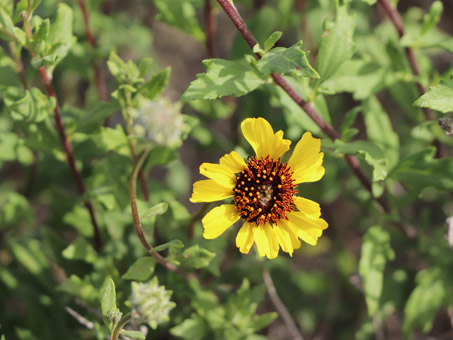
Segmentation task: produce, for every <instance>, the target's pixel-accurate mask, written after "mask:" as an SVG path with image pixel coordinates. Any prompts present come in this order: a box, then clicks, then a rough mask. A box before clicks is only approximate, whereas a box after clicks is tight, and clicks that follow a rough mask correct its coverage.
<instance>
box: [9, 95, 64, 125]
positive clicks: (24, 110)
mask: <svg viewBox="0 0 453 340" xmlns="http://www.w3.org/2000/svg"><path fill="white" fill-rule="evenodd" d="M5 104H6V106H7V107H8V109H9V111H10V113H11V116H12V117H13V118H14V119H15V120H18V121H25V122H27V123H38V122H41V121H43V120H45V119H46V118H48V117H50V116H51V115H52V114H53V110H54V108H55V105H56V100H55V98H53V97H50V98H49V97H48V96H46V95H45V94H43V93H42V92H41V91H40V90H39V89H38V88H36V87H33V88H32V89H31V90H29V91H28V90H27V91H26V92H25V96H24V97H23V98H21V99H19V100H17V101H13V100H12V98H5Z"/></svg>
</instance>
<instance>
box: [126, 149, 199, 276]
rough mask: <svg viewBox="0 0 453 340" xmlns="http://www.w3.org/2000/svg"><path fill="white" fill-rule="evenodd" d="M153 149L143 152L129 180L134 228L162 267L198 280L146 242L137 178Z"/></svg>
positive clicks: (144, 245)
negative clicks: (139, 205)
mask: <svg viewBox="0 0 453 340" xmlns="http://www.w3.org/2000/svg"><path fill="white" fill-rule="evenodd" d="M150 151H151V149H150V148H148V149H147V150H145V151H144V152H143V154H142V155H141V156H140V157H139V158H138V159H137V161H136V162H135V165H134V168H133V169H132V173H131V176H130V179H129V198H130V200H131V210H132V219H133V220H134V227H135V231H136V232H137V235H138V238H139V239H140V242H141V243H142V245H143V247H145V249H146V251H147V252H148V254H149V255H151V256H152V257H154V258H155V259H156V260H157V262H159V263H160V264H161V265H163V266H164V267H165V268H167V269H168V270H170V271H172V272H174V273H176V274H178V275H179V276H181V277H182V278H183V279H186V280H190V279H194V278H196V277H195V276H194V275H193V274H186V273H184V272H182V271H181V270H180V269H179V268H178V267H177V266H176V265H174V264H173V263H171V262H170V261H168V260H167V259H166V258H165V257H163V256H162V255H160V254H159V253H158V252H156V251H154V249H153V247H152V246H151V245H150V244H149V243H148V241H147V240H146V237H145V234H144V232H143V227H142V223H141V221H140V215H139V213H138V208H137V185H136V182H137V176H138V172H139V170H140V168H141V167H142V165H143V162H144V161H145V159H146V157H147V156H148V155H149V153H150Z"/></svg>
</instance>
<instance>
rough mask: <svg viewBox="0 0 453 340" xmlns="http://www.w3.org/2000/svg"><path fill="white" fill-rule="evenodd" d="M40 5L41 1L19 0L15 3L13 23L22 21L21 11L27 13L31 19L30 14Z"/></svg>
mask: <svg viewBox="0 0 453 340" xmlns="http://www.w3.org/2000/svg"><path fill="white" fill-rule="evenodd" d="M40 3H41V0H20V1H19V2H18V3H17V5H16V10H15V12H14V22H15V23H18V22H21V21H22V17H21V13H22V11H25V12H27V13H28V14H29V15H30V17H31V14H32V13H33V11H34V10H35V9H36V8H37V7H38V6H39V4H40Z"/></svg>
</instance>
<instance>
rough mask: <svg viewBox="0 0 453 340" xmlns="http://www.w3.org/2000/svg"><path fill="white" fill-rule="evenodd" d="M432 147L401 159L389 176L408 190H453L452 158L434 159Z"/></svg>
mask: <svg viewBox="0 0 453 340" xmlns="http://www.w3.org/2000/svg"><path fill="white" fill-rule="evenodd" d="M435 152H436V150H435V148H433V147H430V148H426V149H424V150H421V151H419V152H416V153H414V154H412V155H410V156H409V157H407V158H405V159H403V160H402V161H401V162H400V163H399V164H398V165H397V166H396V167H395V168H394V169H393V170H392V171H391V173H390V174H389V176H390V177H391V178H394V179H396V180H397V181H400V182H401V183H402V184H404V186H406V187H407V188H408V189H410V190H413V191H414V192H420V190H422V189H423V188H425V187H429V186H431V187H434V188H436V189H438V190H443V191H452V190H453V158H442V159H435V158H434V154H435Z"/></svg>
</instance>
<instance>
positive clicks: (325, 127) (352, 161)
mask: <svg viewBox="0 0 453 340" xmlns="http://www.w3.org/2000/svg"><path fill="white" fill-rule="evenodd" d="M217 2H218V3H219V4H220V6H221V7H222V8H223V10H224V11H225V13H226V14H227V15H228V16H229V17H230V19H231V20H232V21H233V23H234V25H235V26H236V28H237V29H238V30H239V32H240V33H241V35H242V36H243V38H244V39H245V41H246V42H247V44H248V45H249V46H250V48H252V49H253V47H254V46H255V45H256V44H257V43H258V42H257V40H256V39H255V37H254V36H253V34H252V32H250V30H249V29H248V27H247V25H246V23H245V22H244V20H243V19H242V17H241V15H240V14H239V13H238V11H237V10H236V8H235V7H234V6H233V5H232V4H231V3H230V2H229V0H217ZM255 56H256V57H257V58H258V59H261V55H260V54H259V53H255ZM271 76H272V79H273V80H274V82H275V83H276V84H277V85H278V86H280V87H281V88H282V89H283V90H284V91H285V92H286V93H287V94H288V95H289V96H290V97H291V99H292V100H294V102H296V104H297V105H299V107H300V108H301V109H302V110H304V111H305V113H306V114H307V115H308V116H309V117H310V118H311V119H312V120H313V121H314V122H315V123H316V124H317V125H318V126H319V127H320V128H321V130H322V131H323V132H324V133H325V134H326V135H327V136H328V137H329V138H330V139H331V140H336V139H340V138H341V136H340V134H339V133H338V132H337V131H336V130H335V129H334V128H333V127H332V126H331V125H330V124H328V123H327V122H326V121H325V120H324V119H323V118H322V117H321V116H320V115H319V113H318V112H317V111H316V109H315V108H314V107H313V106H312V105H310V104H309V103H308V102H306V101H305V100H304V99H303V98H302V97H301V96H300V95H299V94H298V93H297V92H296V90H295V89H294V88H293V87H292V86H291V85H290V84H289V83H288V82H287V81H286V79H285V78H284V77H283V76H282V75H280V74H278V73H272V74H271ZM344 157H345V159H346V162H347V163H348V165H349V166H350V167H351V169H352V171H353V172H354V174H355V175H356V176H357V178H358V179H359V181H360V183H361V184H362V185H363V186H364V187H365V188H366V189H367V190H368V192H369V193H370V195H371V197H373V193H372V187H371V182H370V181H369V180H368V178H367V177H366V176H365V174H364V173H363V172H362V170H361V169H360V166H359V161H358V160H357V158H356V157H354V156H351V155H345V156H344ZM377 202H378V203H379V204H380V205H381V207H382V209H383V210H384V211H385V212H389V211H390V208H389V206H388V204H387V202H386V200H385V199H384V197H380V198H378V199H377Z"/></svg>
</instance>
